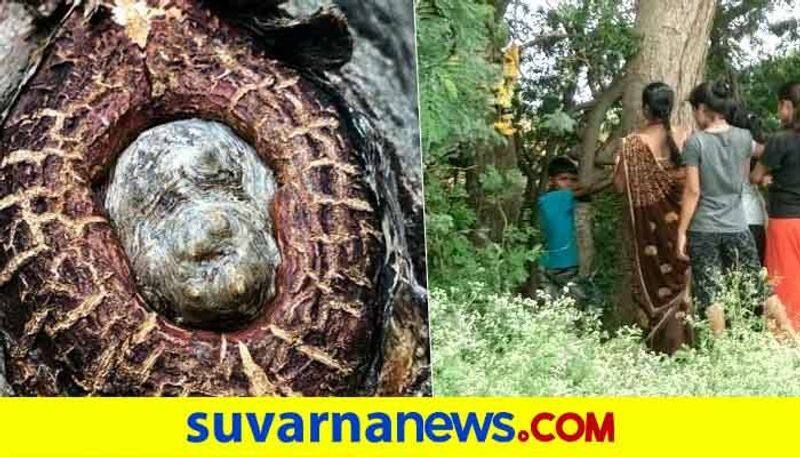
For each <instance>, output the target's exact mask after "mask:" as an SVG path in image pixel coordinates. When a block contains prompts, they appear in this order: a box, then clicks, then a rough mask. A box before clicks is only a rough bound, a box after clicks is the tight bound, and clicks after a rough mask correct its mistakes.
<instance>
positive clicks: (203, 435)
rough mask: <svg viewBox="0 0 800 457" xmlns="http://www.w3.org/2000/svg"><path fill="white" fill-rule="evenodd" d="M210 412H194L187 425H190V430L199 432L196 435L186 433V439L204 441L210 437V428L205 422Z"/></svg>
mask: <svg viewBox="0 0 800 457" xmlns="http://www.w3.org/2000/svg"><path fill="white" fill-rule="evenodd" d="M207 417H208V414H206V413H192V414H190V415H189V417H188V418H187V419H186V425H188V426H189V429H190V430H193V431H195V432H197V434H196V435H192V434H189V435H186V440H187V441H189V442H190V443H202V442H203V441H205V440H207V439H208V429H207V428H206V426H205V424H204V422H205V421H206V418H207Z"/></svg>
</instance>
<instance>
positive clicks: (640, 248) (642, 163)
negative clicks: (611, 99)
mask: <svg viewBox="0 0 800 457" xmlns="http://www.w3.org/2000/svg"><path fill="white" fill-rule="evenodd" d="M617 167H619V168H618V172H620V173H622V174H623V176H624V178H625V190H624V193H625V197H626V202H627V205H626V211H627V213H628V220H629V221H630V228H631V231H632V232H631V233H632V235H633V236H632V238H633V246H632V249H631V251H632V252H631V254H632V261H633V294H634V298H635V300H636V302H637V304H638V305H639V307H640V308H641V310H642V311H643V312H644V314H645V315H646V316H647V319H648V327H649V328H648V332H647V342H648V344H649V345H650V346H651V347H652V348H653V349H654V350H657V351H660V352H666V353H670V354H671V353H673V352H675V351H676V350H677V349H678V348H679V347H680V346H681V345H682V344H684V343H689V342H690V340H691V337H692V333H691V328H690V327H689V325H688V324H687V323H686V322H685V320H684V319H683V318H682V316H685V315H687V314H688V312H689V310H690V296H691V295H690V292H689V284H690V279H689V278H690V269H689V264H688V263H686V262H684V261H682V260H680V259H678V257H677V254H676V249H675V245H676V243H677V236H678V219H679V217H680V208H681V193H682V187H683V183H682V180H681V179H680V178H679V177H678V169H677V167H676V166H674V165H672V164H669V165H666V164H664V165H662V163H661V162H659V160H658V159H657V158H656V156H655V155H654V154H653V151H652V150H651V149H650V147H649V146H648V145H647V143H645V141H644V140H643V139H642V138H641V137H640V136H638V135H629V136H628V137H627V138H625V139H624V140H623V145H622V148H621V151H620V154H619V158H618V162H617Z"/></svg>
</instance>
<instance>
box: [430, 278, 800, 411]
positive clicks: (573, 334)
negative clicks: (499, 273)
mask: <svg viewBox="0 0 800 457" xmlns="http://www.w3.org/2000/svg"><path fill="white" fill-rule="evenodd" d="M729 281H731V282H730V284H734V285H738V284H739V283H740V282H741V279H740V278H737V277H734V278H732V279H730V280H729ZM729 290H731V291H735V290H737V287H731V288H730V289H729ZM742 297H743V295H742V294H740V293H735V292H731V293H729V294H726V295H724V296H723V297H722V299H723V303H724V304H725V307H726V310H727V311H726V312H727V313H728V316H729V318H730V320H731V325H730V326H729V328H728V329H727V330H726V332H725V333H724V334H723V336H722V337H719V338H711V337H710V336H709V332H708V331H707V325H706V324H705V323H704V322H697V323H696V324H695V325H696V327H697V333H698V338H697V339H698V340H699V341H698V342H697V344H696V345H695V346H694V347H693V348H687V349H683V350H681V351H679V352H678V353H677V354H676V355H675V356H673V357H668V356H665V355H661V354H655V353H653V352H650V351H648V350H646V349H645V347H644V345H643V344H642V341H641V340H642V334H641V331H639V330H638V329H635V328H631V327H624V328H622V329H620V330H618V331H617V332H615V333H614V334H613V335H609V334H608V333H607V332H606V331H604V330H603V327H602V326H601V324H600V321H599V318H598V316H597V315H595V314H591V313H586V312H581V311H579V310H578V309H577V307H576V306H575V305H574V303H573V302H571V301H570V300H568V299H564V298H560V299H552V298H549V297H542V299H541V300H538V301H535V300H530V299H524V298H521V297H518V296H513V295H509V294H494V293H491V292H489V291H487V290H486V288H485V287H483V286H482V285H480V284H477V283H470V284H462V285H461V287H459V288H451V289H448V290H442V289H436V290H434V291H433V293H432V295H431V298H432V300H431V322H434V323H435V325H433V326H432V329H431V332H432V338H433V343H432V344H433V346H432V347H433V352H432V354H433V367H434V377H433V379H434V392H435V393H436V395H454V396H467V395H469V396H493V395H506V396H514V395H525V396H562V395H568V396H594V395H636V396H665V395H697V396H713V395H787V396H788V395H792V396H795V395H800V384H798V383H797V373H798V370H800V347H798V345H797V344H790V343H781V342H778V341H776V340H775V339H774V338H773V337H772V336H771V334H768V333H765V332H762V331H759V330H757V329H758V328H759V327H760V325H759V322H758V320H757V319H756V318H755V317H753V315H752V312H750V311H749V309H750V308H751V306H752V302H747V301H743V300H742Z"/></svg>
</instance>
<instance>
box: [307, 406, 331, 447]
mask: <svg viewBox="0 0 800 457" xmlns="http://www.w3.org/2000/svg"><path fill="white" fill-rule="evenodd" d="M327 420H328V413H322V414H319V413H311V442H312V443H319V431H320V429H321V428H322V423H323V422H327Z"/></svg>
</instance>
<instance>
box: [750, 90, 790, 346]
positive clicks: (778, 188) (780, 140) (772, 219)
mask: <svg viewBox="0 0 800 457" xmlns="http://www.w3.org/2000/svg"><path fill="white" fill-rule="evenodd" d="M778 117H779V118H780V120H781V122H782V124H783V131H781V132H779V133H777V134H775V135H773V136H772V137H771V138H770V139H769V140H768V141H767V144H766V147H765V149H764V155H763V156H762V157H761V161H760V163H759V164H758V165H757V166H756V169H755V171H754V172H753V176H752V178H753V180H754V181H756V182H759V181H761V180H762V179H763V177H764V176H766V175H772V185H771V186H770V188H769V196H768V207H769V224H768V226H767V255H766V266H767V271H768V272H769V276H770V279H771V280H772V284H773V286H774V287H775V291H776V293H777V294H778V297H779V298H780V300H781V302H783V305H784V306H785V307H786V311H787V313H788V316H789V319H790V320H791V323H792V326H793V327H794V329H795V330H797V329H798V328H800V82H792V83H789V84H786V85H785V86H783V87H782V88H781V90H780V92H779V93H778Z"/></svg>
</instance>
